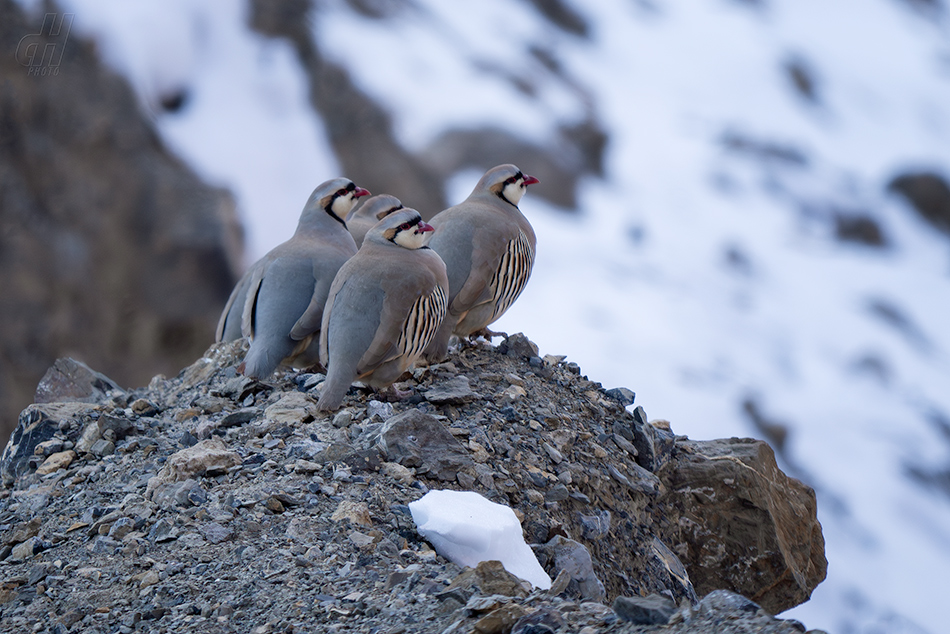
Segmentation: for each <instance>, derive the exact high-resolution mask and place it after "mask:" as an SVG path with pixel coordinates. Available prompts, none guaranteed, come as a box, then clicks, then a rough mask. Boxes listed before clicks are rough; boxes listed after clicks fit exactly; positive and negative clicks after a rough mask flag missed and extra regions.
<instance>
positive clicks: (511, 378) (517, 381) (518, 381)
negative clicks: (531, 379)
mask: <svg viewBox="0 0 950 634" xmlns="http://www.w3.org/2000/svg"><path fill="white" fill-rule="evenodd" d="M505 380H506V381H508V383H509V384H511V385H517V386H520V387H525V382H524V379H522V378H521V377H520V376H518V375H517V374H515V373H514V372H509V373H508V374H506V375H505Z"/></svg>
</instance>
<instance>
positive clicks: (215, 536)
mask: <svg viewBox="0 0 950 634" xmlns="http://www.w3.org/2000/svg"><path fill="white" fill-rule="evenodd" d="M198 530H200V531H201V534H202V535H203V536H204V538H205V539H207V540H208V541H209V542H211V543H212V544H220V543H221V542H224V541H227V540H229V539H231V537H232V536H233V535H234V531H232V530H231V529H230V528H228V527H227V526H222V525H221V524H218V523H217V522H208V523H207V524H203V525H202V526H201V528H199V529H198Z"/></svg>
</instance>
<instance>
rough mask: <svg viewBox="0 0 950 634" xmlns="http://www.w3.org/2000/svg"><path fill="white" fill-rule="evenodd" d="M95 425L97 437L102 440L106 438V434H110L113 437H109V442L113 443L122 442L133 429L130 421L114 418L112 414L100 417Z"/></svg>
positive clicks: (118, 417)
mask: <svg viewBox="0 0 950 634" xmlns="http://www.w3.org/2000/svg"><path fill="white" fill-rule="evenodd" d="M96 424H97V425H98V426H99V435H100V436H102V437H103V438H106V437H107V432H110V431H111V432H112V434H113V436H112V437H110V440H112V441H113V442H115V441H116V440H122V439H123V438H125V437H126V435H127V434H128V433H129V432H131V431H132V430H133V429H134V427H133V425H132V421H130V420H129V419H128V418H126V417H125V416H116V415H114V414H103V415H101V416H100V417H99V420H98V421H97V422H96Z"/></svg>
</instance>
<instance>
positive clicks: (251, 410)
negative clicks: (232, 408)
mask: <svg viewBox="0 0 950 634" xmlns="http://www.w3.org/2000/svg"><path fill="white" fill-rule="evenodd" d="M260 415H261V410H260V409H259V408H257V407H246V408H243V409H239V410H237V411H236V412H231V413H230V414H228V415H227V416H225V417H224V418H222V419H221V420H220V421H219V422H218V427H220V428H221V429H229V428H231V427H238V426H240V425H244V424H246V423H249V422H251V421H252V420H254V419H255V418H257V417H258V416H260Z"/></svg>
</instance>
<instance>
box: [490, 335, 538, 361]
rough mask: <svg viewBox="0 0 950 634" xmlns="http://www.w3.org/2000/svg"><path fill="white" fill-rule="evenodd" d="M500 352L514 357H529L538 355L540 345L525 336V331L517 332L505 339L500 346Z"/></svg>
mask: <svg viewBox="0 0 950 634" xmlns="http://www.w3.org/2000/svg"><path fill="white" fill-rule="evenodd" d="M498 350H499V352H501V353H502V354H504V355H505V356H508V357H511V358H512V359H528V358H531V357H536V356H538V345H537V344H536V343H534V342H533V341H531V340H530V339H528V338H527V337H525V336H524V333H520V332H518V333H515V334H513V335H511V336H510V337H508V338H507V339H505V340H504V341H503V342H501V344H499V346H498Z"/></svg>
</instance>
